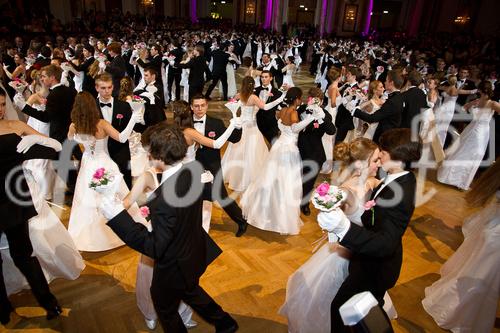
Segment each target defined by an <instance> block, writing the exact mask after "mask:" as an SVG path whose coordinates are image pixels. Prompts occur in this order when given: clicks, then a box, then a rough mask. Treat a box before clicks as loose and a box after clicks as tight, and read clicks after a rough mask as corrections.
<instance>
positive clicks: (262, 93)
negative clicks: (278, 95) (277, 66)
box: [259, 84, 273, 103]
mask: <svg viewBox="0 0 500 333" xmlns="http://www.w3.org/2000/svg"><path fill="white" fill-rule="evenodd" d="M271 89H273V87H271V85H270V84H269V85H267V86H266V87H264V86H262V90H261V91H260V94H259V98H260V99H261V100H262V101H263V102H264V103H266V102H267V98H268V97H269V93H270V92H271Z"/></svg>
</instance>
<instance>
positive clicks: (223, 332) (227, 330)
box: [215, 315, 239, 333]
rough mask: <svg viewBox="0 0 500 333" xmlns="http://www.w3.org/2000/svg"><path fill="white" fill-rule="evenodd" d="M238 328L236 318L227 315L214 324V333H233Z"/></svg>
mask: <svg viewBox="0 0 500 333" xmlns="http://www.w3.org/2000/svg"><path fill="white" fill-rule="evenodd" d="M238 328H239V326H238V323H237V322H236V320H234V319H233V317H231V316H230V315H227V316H226V317H225V318H224V319H222V320H220V321H218V322H217V323H216V324H215V333H233V332H236V331H237V330H238Z"/></svg>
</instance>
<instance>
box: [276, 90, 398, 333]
mask: <svg viewBox="0 0 500 333" xmlns="http://www.w3.org/2000/svg"><path fill="white" fill-rule="evenodd" d="M316 89H319V88H316ZM378 154H379V149H378V147H377V145H376V144H375V143H374V142H373V141H371V140H368V139H365V138H357V139H354V140H353V141H352V142H351V143H345V142H341V143H339V144H338V145H336V146H335V152H334V155H335V160H336V161H339V162H341V163H342V170H343V171H342V172H341V175H340V177H339V179H342V180H341V182H342V184H341V185H340V188H342V189H343V190H344V191H345V192H346V193H347V199H346V201H345V203H344V204H343V206H342V210H343V211H344V213H345V214H346V216H347V218H348V219H349V220H350V221H352V222H353V223H355V224H357V225H359V226H362V223H361V215H363V213H364V212H365V203H366V201H367V200H368V199H369V197H370V195H371V193H372V190H373V189H374V188H375V187H377V186H378V184H379V183H380V181H379V180H378V179H376V174H377V170H378V167H379V157H378ZM349 256H350V252H349V250H348V249H347V248H345V247H343V246H342V245H340V244H338V243H334V244H331V243H326V244H324V245H323V246H322V247H321V248H320V249H319V250H318V251H317V252H316V253H315V254H314V255H313V256H312V257H311V258H309V260H308V261H307V262H306V263H304V264H303V265H302V266H301V267H299V269H297V271H296V272H295V273H293V275H291V276H290V278H289V279H288V283H287V288H286V300H285V304H283V306H282V307H281V309H280V311H279V313H280V314H282V315H284V316H286V317H287V318H288V331H289V332H291V333H327V332H330V326H331V325H330V313H329V312H328V311H325V309H328V307H329V306H330V303H331V302H332V299H333V298H334V297H335V294H336V292H337V290H338V289H339V288H340V286H341V285H342V283H343V282H344V280H345V278H346V277H347V275H348V274H349V271H348V270H349V268H348V267H349ZM386 299H389V298H388V296H387V297H386ZM391 304H392V302H391ZM388 309H389V308H388Z"/></svg>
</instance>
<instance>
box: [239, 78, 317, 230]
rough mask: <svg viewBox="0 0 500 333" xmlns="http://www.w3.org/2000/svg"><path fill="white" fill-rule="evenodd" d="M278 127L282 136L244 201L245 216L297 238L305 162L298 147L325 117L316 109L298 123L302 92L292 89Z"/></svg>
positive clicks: (244, 196) (253, 223)
mask: <svg viewBox="0 0 500 333" xmlns="http://www.w3.org/2000/svg"><path fill="white" fill-rule="evenodd" d="M283 102H284V103H285V105H286V106H285V108H282V109H281V111H280V117H279V118H280V119H279V120H278V126H279V129H280V130H281V135H280V136H279V138H278V139H277V140H276V142H275V143H274V144H273V146H272V147H271V151H270V152H269V158H268V160H267V163H266V164H265V165H264V166H263V167H262V169H261V172H260V174H259V176H258V177H257V179H256V180H255V181H254V182H253V183H251V184H250V186H248V188H247V190H246V191H245V192H244V193H243V196H242V198H241V202H240V203H241V206H242V209H243V216H244V217H246V219H247V221H248V223H249V224H251V225H252V226H254V227H256V228H259V229H262V230H268V231H274V232H278V233H280V234H289V235H297V234H298V233H299V231H300V228H301V227H302V225H303V223H302V221H301V219H300V203H301V200H302V175H301V171H302V162H301V159H300V153H299V149H298V147H297V137H298V134H299V133H300V131H302V130H303V129H304V128H306V127H307V125H309V124H310V123H311V122H312V121H313V120H314V119H316V120H319V119H321V118H324V116H325V115H324V113H323V112H322V111H320V112H318V110H317V109H316V110H315V112H313V115H309V114H308V115H307V116H306V117H305V118H304V119H303V120H299V116H298V114H297V110H296V109H297V107H298V106H299V105H300V104H302V90H301V89H300V88H297V87H292V88H290V89H289V90H288V91H287V93H286V96H285V98H284V100H283Z"/></svg>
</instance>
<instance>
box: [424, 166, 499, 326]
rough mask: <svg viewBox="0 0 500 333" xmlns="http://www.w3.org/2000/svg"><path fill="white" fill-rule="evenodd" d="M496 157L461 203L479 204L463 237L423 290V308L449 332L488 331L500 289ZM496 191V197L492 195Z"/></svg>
mask: <svg viewBox="0 0 500 333" xmlns="http://www.w3.org/2000/svg"><path fill="white" fill-rule="evenodd" d="M499 174H500V158H498V159H497V160H496V162H495V163H494V164H493V165H492V166H491V167H490V168H489V169H488V170H486V171H485V172H484V173H483V174H482V175H481V177H480V178H479V179H478V181H477V182H476V183H474V185H473V186H472V189H471V191H470V192H469V193H467V196H466V201H467V203H468V204H469V205H471V206H477V207H480V206H484V208H483V209H482V210H480V211H479V212H478V213H476V214H474V215H472V216H470V217H469V218H467V219H466V220H465V222H464V224H463V226H462V232H463V234H464V241H463V243H462V245H460V247H459V248H458V249H457V251H456V252H455V253H454V254H453V255H452V256H451V257H450V258H449V259H448V261H447V262H446V263H445V264H444V265H443V267H441V271H440V273H441V278H440V279H439V280H438V281H436V282H434V283H433V284H432V286H430V287H427V288H425V298H424V300H423V301H422V305H423V306H424V309H425V311H426V312H427V313H428V314H430V315H431V316H432V317H433V318H434V320H435V321H436V323H437V324H438V325H439V326H440V327H442V328H444V329H448V330H451V331H452V332H454V333H490V332H493V329H494V325H495V317H496V313H497V305H498V295H499V292H500V274H499V272H500V177H499V176H498V175H499ZM495 192H496V195H495Z"/></svg>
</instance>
